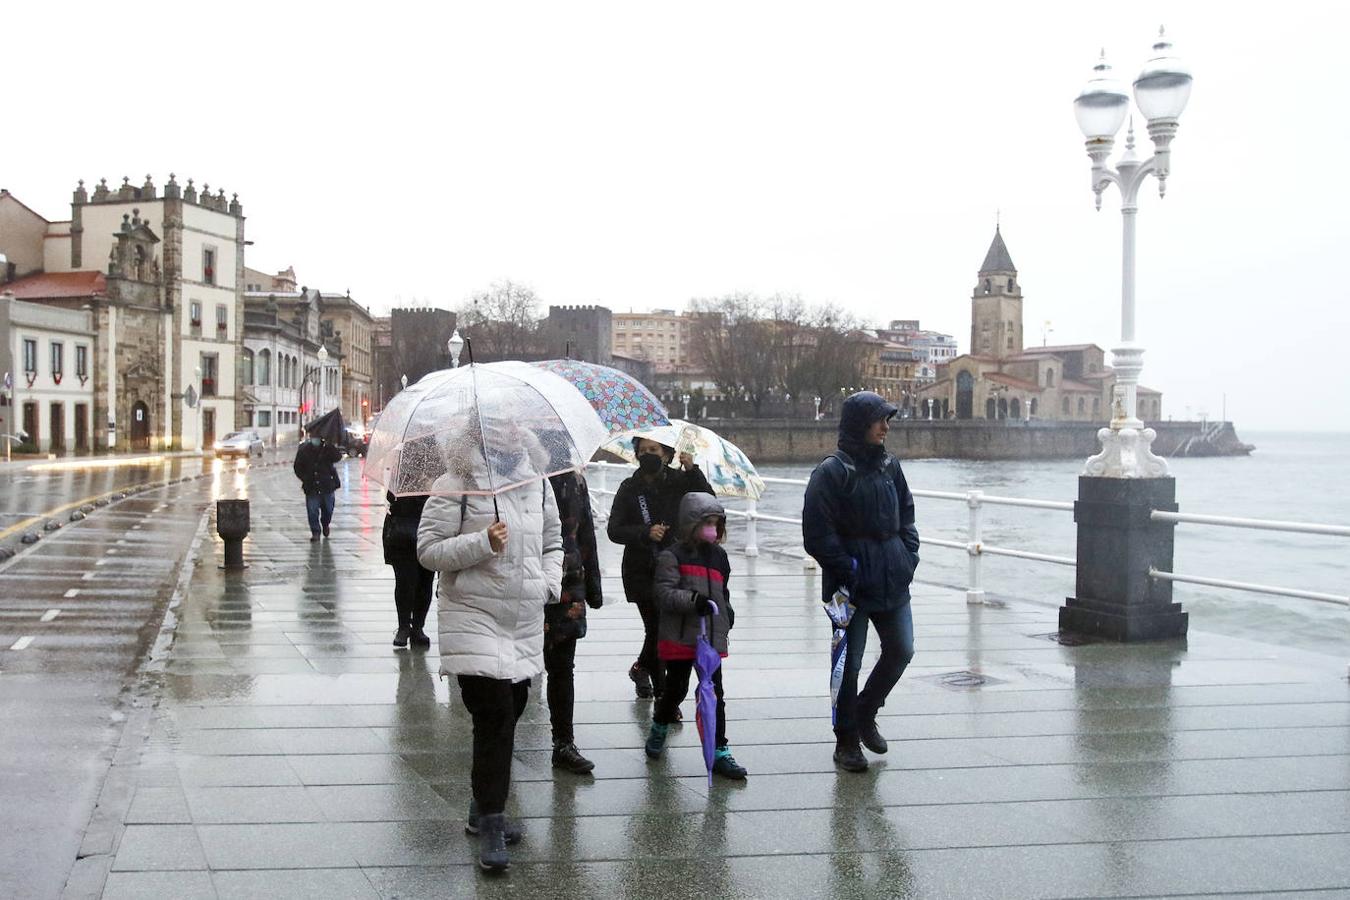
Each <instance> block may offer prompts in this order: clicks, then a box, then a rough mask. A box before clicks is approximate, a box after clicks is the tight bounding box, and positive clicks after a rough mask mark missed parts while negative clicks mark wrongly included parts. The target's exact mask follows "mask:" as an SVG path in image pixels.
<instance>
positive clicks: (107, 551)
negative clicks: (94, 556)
mask: <svg viewBox="0 0 1350 900" xmlns="http://www.w3.org/2000/svg"><path fill="white" fill-rule="evenodd" d="M116 552H117V550H115V549H114V548H112V547H109V548H108V549H107V550H105V551H103V555H104V556H112V555H113V554H114V553H116Z"/></svg>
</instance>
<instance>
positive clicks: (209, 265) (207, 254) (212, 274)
mask: <svg viewBox="0 0 1350 900" xmlns="http://www.w3.org/2000/svg"><path fill="white" fill-rule="evenodd" d="M202 281H204V282H206V283H207V284H215V283H216V248H215V247H203V248H202Z"/></svg>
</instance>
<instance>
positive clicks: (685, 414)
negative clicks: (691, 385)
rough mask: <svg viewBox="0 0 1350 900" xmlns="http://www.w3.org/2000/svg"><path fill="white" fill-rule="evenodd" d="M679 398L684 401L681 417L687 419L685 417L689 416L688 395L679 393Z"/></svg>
mask: <svg viewBox="0 0 1350 900" xmlns="http://www.w3.org/2000/svg"><path fill="white" fill-rule="evenodd" d="M680 400H681V401H682V402H683V403H684V416H683V418H685V419H686V420H687V419H688V418H689V395H688V394H681V395H680Z"/></svg>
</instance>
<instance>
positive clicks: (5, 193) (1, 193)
mask: <svg viewBox="0 0 1350 900" xmlns="http://www.w3.org/2000/svg"><path fill="white" fill-rule="evenodd" d="M0 197H8V198H9V199H10V200H13V201H14V202H15V203H17V204H18V205H19V206H21V207H23V208H24V209H26V210H28V211H29V212H30V213H32V214H33V215H35V216H37V217H38V218H39V219H41V220H42V221H44V222H46V223H47V224H48V225H50V224H51V220H50V219H48V218H47V217H46V216H44V215H43V214H42V213H40V212H38V211H37V210H35V209H33V207H31V206H29V205H28V204H27V203H24V202H23V201H22V200H20V199H19V198H18V197H15V196H14V195H13V194H11V193H10V192H9V190H8V189H6V188H0Z"/></svg>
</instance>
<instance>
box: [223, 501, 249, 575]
mask: <svg viewBox="0 0 1350 900" xmlns="http://www.w3.org/2000/svg"><path fill="white" fill-rule="evenodd" d="M216 534H218V535H220V537H221V539H222V540H224V541H225V565H224V566H222V567H221V568H224V569H246V568H248V566H246V565H245V564H244V538H246V537H248V501H247V500H217V501H216Z"/></svg>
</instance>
